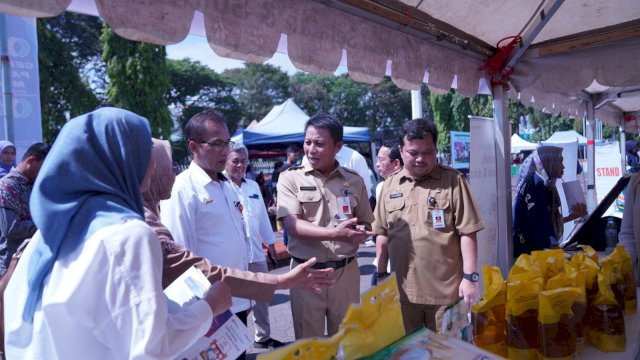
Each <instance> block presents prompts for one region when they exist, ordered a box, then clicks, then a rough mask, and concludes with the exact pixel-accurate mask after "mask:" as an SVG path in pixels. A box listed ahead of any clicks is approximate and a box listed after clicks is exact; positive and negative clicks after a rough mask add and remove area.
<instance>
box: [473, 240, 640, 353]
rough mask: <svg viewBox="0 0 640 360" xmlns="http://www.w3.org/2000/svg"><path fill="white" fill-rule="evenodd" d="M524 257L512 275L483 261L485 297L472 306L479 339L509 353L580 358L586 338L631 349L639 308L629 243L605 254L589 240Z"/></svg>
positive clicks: (496, 350)
mask: <svg viewBox="0 0 640 360" xmlns="http://www.w3.org/2000/svg"><path fill="white" fill-rule="evenodd" d="M581 249H582V251H581V252H579V253H577V254H575V255H573V256H571V258H570V259H568V260H567V257H568V255H565V253H564V252H563V251H562V250H559V249H557V250H545V251H534V252H532V253H531V255H527V254H524V255H521V256H520V257H519V258H518V259H517V260H516V262H515V264H514V265H513V267H512V268H511V271H510V272H509V276H508V278H507V280H506V281H504V279H503V277H502V274H501V272H500V270H499V269H498V268H496V267H488V266H485V267H483V278H484V284H485V290H484V294H483V298H482V300H481V301H479V302H478V303H476V304H473V306H472V308H471V318H472V323H473V336H474V341H475V344H476V345H477V346H479V347H481V348H484V349H486V350H488V351H491V352H493V353H495V354H498V355H501V356H505V357H508V358H509V359H574V358H575V357H576V356H577V355H579V354H581V353H582V351H583V347H584V343H585V341H586V342H588V343H590V344H592V345H593V346H595V347H596V348H598V349H599V350H601V351H606V352H613V351H624V350H625V345H626V340H625V325H624V316H623V314H627V315H630V314H635V313H636V309H637V299H636V286H635V280H634V278H633V268H632V263H631V258H630V257H629V255H628V254H627V253H626V252H625V251H624V248H623V247H617V248H616V249H615V251H613V252H612V253H611V254H610V255H609V256H607V257H606V258H603V259H598V255H597V254H596V252H595V251H594V250H593V249H592V248H591V247H589V246H581Z"/></svg>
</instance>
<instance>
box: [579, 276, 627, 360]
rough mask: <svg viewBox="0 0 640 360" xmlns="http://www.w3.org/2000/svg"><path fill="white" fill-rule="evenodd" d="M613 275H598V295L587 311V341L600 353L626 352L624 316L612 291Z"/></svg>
mask: <svg viewBox="0 0 640 360" xmlns="http://www.w3.org/2000/svg"><path fill="white" fill-rule="evenodd" d="M611 277H612V274H611V273H610V272H609V271H608V270H607V269H603V271H601V272H600V273H599V274H598V294H597V295H596V298H595V300H594V301H593V303H592V304H590V305H589V307H588V310H587V340H588V341H589V343H591V344H592V345H593V346H595V347H596V348H598V349H599V350H600V351H605V352H612V351H624V349H625V346H626V338H625V328H624V316H623V314H622V308H621V307H620V305H618V302H617V301H616V298H615V295H614V294H613V291H612V290H611V281H612V280H611Z"/></svg>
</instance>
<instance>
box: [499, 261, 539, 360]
mask: <svg viewBox="0 0 640 360" xmlns="http://www.w3.org/2000/svg"><path fill="white" fill-rule="evenodd" d="M542 290H543V279H542V277H540V276H539V274H537V273H534V272H531V273H520V274H516V275H512V276H510V277H509V279H508V281H507V311H506V313H507V353H508V358H509V359H532V360H536V359H537V346H538V295H539V294H540V292H541V291H542Z"/></svg>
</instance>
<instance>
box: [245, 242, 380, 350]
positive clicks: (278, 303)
mask: <svg viewBox="0 0 640 360" xmlns="http://www.w3.org/2000/svg"><path fill="white" fill-rule="evenodd" d="M375 254H376V250H375V247H364V246H361V247H360V250H359V251H358V265H359V266H360V292H363V291H365V290H367V289H368V288H369V287H370V284H371V273H372V272H373V271H374V266H373V265H372V264H371V263H372V262H373V259H374V258H375V256H376V255H375ZM278 265H279V266H278V268H277V269H276V270H273V271H271V273H272V274H283V273H285V272H287V270H288V269H289V265H288V262H287V263H285V262H280V263H279V264H278ZM269 320H270V322H271V336H272V337H273V338H274V339H278V340H280V341H282V342H292V341H294V336H293V320H292V319H291V306H290V302H289V290H278V291H276V293H275V295H274V296H273V300H272V301H271V305H270V307H269ZM248 325H249V330H250V331H251V334H254V332H253V331H254V330H253V318H252V317H251V315H249V324H248ZM266 351H267V350H264V349H254V348H249V349H248V350H247V359H255V358H256V356H257V354H259V353H261V352H266Z"/></svg>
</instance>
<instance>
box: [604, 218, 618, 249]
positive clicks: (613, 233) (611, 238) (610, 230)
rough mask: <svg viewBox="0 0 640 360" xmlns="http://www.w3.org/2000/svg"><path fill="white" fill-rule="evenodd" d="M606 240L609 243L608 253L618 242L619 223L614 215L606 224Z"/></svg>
mask: <svg viewBox="0 0 640 360" xmlns="http://www.w3.org/2000/svg"><path fill="white" fill-rule="evenodd" d="M604 240H605V243H606V245H607V249H606V253H607V254H610V253H611V252H612V251H613V249H615V247H616V245H617V244H618V225H617V224H616V221H615V219H614V218H612V217H609V219H608V220H607V224H606V225H605V226H604Z"/></svg>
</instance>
